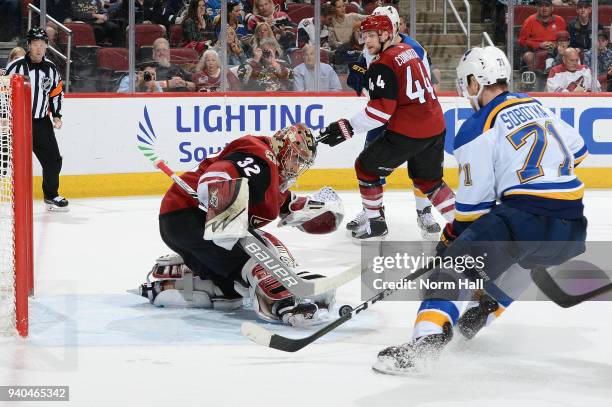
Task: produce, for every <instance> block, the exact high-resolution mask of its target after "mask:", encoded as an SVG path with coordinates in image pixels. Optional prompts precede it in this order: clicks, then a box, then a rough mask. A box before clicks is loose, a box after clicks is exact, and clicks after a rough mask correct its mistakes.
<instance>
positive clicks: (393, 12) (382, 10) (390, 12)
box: [372, 6, 400, 39]
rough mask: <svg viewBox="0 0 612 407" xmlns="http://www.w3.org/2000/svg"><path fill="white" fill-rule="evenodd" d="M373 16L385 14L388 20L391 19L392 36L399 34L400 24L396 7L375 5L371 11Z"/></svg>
mask: <svg viewBox="0 0 612 407" xmlns="http://www.w3.org/2000/svg"><path fill="white" fill-rule="evenodd" d="M372 15H373V16H387V17H389V20H391V24H393V38H394V39H395V37H397V36H398V35H399V25H400V17H399V13H398V12H397V9H396V8H395V7H393V6H380V7H376V8H375V9H374V11H372Z"/></svg>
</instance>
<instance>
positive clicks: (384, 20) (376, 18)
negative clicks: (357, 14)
mask: <svg viewBox="0 0 612 407" xmlns="http://www.w3.org/2000/svg"><path fill="white" fill-rule="evenodd" d="M359 31H360V32H362V33H364V32H366V31H376V32H378V35H380V34H381V33H382V32H383V31H386V32H388V33H389V36H390V38H393V34H394V33H393V23H392V22H391V19H389V17H388V16H387V15H371V16H367V17H366V18H364V19H363V20H361V26H360V27H359Z"/></svg>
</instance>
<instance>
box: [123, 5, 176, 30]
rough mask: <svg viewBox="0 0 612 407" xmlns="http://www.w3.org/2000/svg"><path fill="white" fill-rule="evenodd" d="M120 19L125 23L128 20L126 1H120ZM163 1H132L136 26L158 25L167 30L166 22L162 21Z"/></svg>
mask: <svg viewBox="0 0 612 407" xmlns="http://www.w3.org/2000/svg"><path fill="white" fill-rule="evenodd" d="M120 3H121V4H120V7H121V17H122V18H123V20H124V21H125V22H126V23H127V21H128V19H129V14H128V12H129V4H130V2H129V1H128V0H124V1H123V0H120ZM164 4H165V1H164V0H135V1H134V18H135V20H136V24H160V25H163V26H164V28H165V29H166V30H167V29H168V27H167V24H166V20H165V19H164V16H163V12H164Z"/></svg>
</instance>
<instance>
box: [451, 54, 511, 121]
mask: <svg viewBox="0 0 612 407" xmlns="http://www.w3.org/2000/svg"><path fill="white" fill-rule="evenodd" d="M470 76H474V79H476V81H477V82H478V84H479V85H480V89H479V90H478V94H477V95H470V94H469V93H468V84H469V81H468V78H469V77H470ZM511 77H512V67H511V66H510V62H509V61H508V58H507V57H506V54H504V52H503V51H502V50H500V49H499V48H497V47H493V46H488V47H484V48H479V47H474V48H472V49H470V50H468V51H467V52H466V53H465V54H463V56H462V57H461V60H460V61H459V65H457V91H458V92H459V94H460V95H462V96H464V97H466V98H468V99H469V100H470V103H471V104H472V107H473V108H474V109H476V110H478V109H479V108H480V105H479V103H478V98H479V97H480V94H481V93H482V90H483V89H484V87H485V86H487V85H494V84H496V83H498V82H499V81H502V80H506V81H507V82H510V78H511Z"/></svg>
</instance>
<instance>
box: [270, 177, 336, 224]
mask: <svg viewBox="0 0 612 407" xmlns="http://www.w3.org/2000/svg"><path fill="white" fill-rule="evenodd" d="M287 201H288V202H286V203H285V205H283V207H282V208H281V214H280V218H281V220H280V221H279V222H278V227H282V226H295V227H297V228H298V229H300V230H301V231H302V232H306V233H311V234H324V233H331V232H333V231H335V230H336V229H338V225H340V223H342V219H344V205H343V204H342V200H341V199H340V197H339V196H338V194H336V191H334V190H333V189H332V188H330V187H323V188H321V189H320V190H319V191H317V192H316V193H315V194H314V195H312V196H308V197H301V196H298V195H296V194H294V193H293V192H291V195H290V197H289V198H288V200H287Z"/></svg>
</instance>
